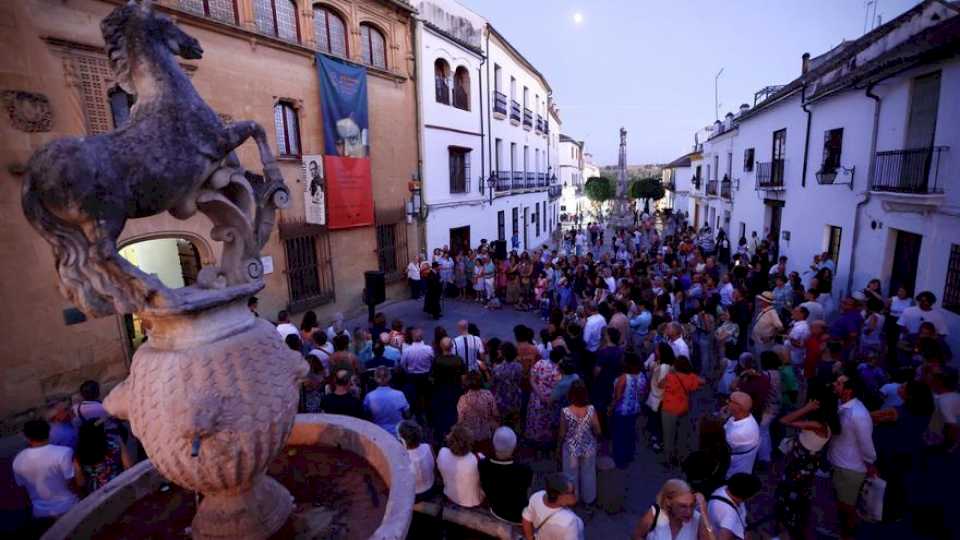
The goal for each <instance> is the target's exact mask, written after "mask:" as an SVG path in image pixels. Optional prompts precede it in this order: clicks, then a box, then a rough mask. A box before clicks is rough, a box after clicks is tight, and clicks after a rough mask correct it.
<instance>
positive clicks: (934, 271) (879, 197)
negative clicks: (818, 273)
mask: <svg viewBox="0 0 960 540" xmlns="http://www.w3.org/2000/svg"><path fill="white" fill-rule="evenodd" d="M957 50H960V15H957V14H956V12H955V11H953V10H952V9H950V8H949V7H948V6H944V5H943V4H940V3H938V2H932V1H925V2H922V3H920V4H918V5H917V6H915V7H914V8H912V9H910V10H908V11H907V12H905V13H904V14H903V15H901V16H899V17H897V18H895V19H893V20H891V21H890V22H888V23H887V24H885V25H883V26H880V27H878V28H876V29H874V30H873V31H871V32H870V33H868V34H866V35H864V36H863V37H861V38H859V39H857V40H854V41H849V42H844V43H842V44H841V45H839V46H838V47H836V48H835V49H833V50H831V51H829V52H827V53H825V54H823V55H821V56H819V57H815V58H810V57H809V56H808V55H804V58H803V59H802V62H801V64H800V67H801V69H800V72H801V74H800V77H798V78H797V79H796V80H794V81H792V82H790V83H789V84H787V85H785V86H783V87H782V88H780V89H778V90H776V91H774V92H772V93H771V94H770V95H769V96H768V97H766V99H764V100H762V101H760V102H759V103H757V104H756V105H755V106H754V107H753V108H741V110H740V111H739V113H738V114H737V115H736V116H733V115H730V116H728V117H726V118H725V119H724V121H723V122H721V123H720V124H719V125H717V124H715V125H714V126H713V129H712V133H711V135H710V136H709V137H708V139H707V140H706V141H705V143H704V149H703V159H702V162H697V161H696V160H691V163H692V165H694V166H702V167H703V172H704V179H703V181H702V182H701V183H702V188H701V189H700V190H697V189H694V190H693V193H694V195H693V196H692V197H691V202H690V205H691V206H690V208H691V223H694V222H695V221H694V220H695V219H696V220H697V221H696V224H697V226H698V227H699V226H702V225H703V223H704V222H706V223H708V224H710V226H711V227H712V228H715V226H716V224H717V223H718V221H717V220H718V219H719V223H720V225H721V226H724V223H723V222H724V219H725V214H724V213H723V212H725V211H726V209H727V205H729V207H730V209H729V210H730V221H729V224H728V225H727V227H728V228H727V232H728V233H729V235H730V237H731V240H732V241H733V242H734V243H735V242H736V241H737V240H738V239H739V238H741V237H744V238H746V239H747V240H748V242H751V243H752V237H753V235H754V234H756V235H757V237H758V238H761V239H762V238H770V239H771V240H772V241H774V242H775V243H776V248H777V249H778V251H779V254H780V255H784V256H787V257H788V259H789V260H788V269H789V270H796V271H803V270H805V269H806V268H807V267H808V266H809V265H810V263H811V262H812V261H811V259H812V257H813V255H814V254H819V253H824V252H828V253H830V254H831V255H832V256H833V258H834V261H835V264H836V275H835V278H834V283H833V293H834V296H835V297H840V296H841V295H846V294H850V293H851V292H852V291H858V290H860V289H862V288H864V287H865V286H866V284H867V282H868V281H870V280H871V279H874V278H876V279H880V280H881V283H882V284H883V286H884V291H883V292H884V294H885V295H888V296H889V295H892V294H894V293H895V292H896V289H898V288H899V287H904V288H905V289H907V291H908V292H909V293H910V294H912V295H916V294H917V293H918V292H920V291H931V292H933V293H934V294H935V295H936V296H937V298H938V304H937V306H938V307H940V308H941V309H942V310H943V313H944V318H945V319H946V322H947V326H948V333H949V338H948V343H949V344H950V346H951V348H952V349H953V350H958V347H960V339H958V338H960V158H958V155H957V152H958V151H960V122H957V120H956V119H957V118H960V57H958V56H957V54H956V51H957ZM718 167H719V171H718V170H717V168H718ZM694 176H696V174H695V173H694ZM725 176H729V178H730V199H729V202H727V200H725V199H724V198H723V196H722V189H723V188H722V182H723V179H724V177H725ZM715 179H716V180H717V181H718V184H717V188H718V191H720V193H719V195H720V196H717V197H715V198H714V197H713V196H712V195H711V194H710V193H709V192H710V191H711V188H712V186H711V184H710V182H711V181H713V180H715ZM694 216H696V217H694Z"/></svg>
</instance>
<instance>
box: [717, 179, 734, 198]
mask: <svg viewBox="0 0 960 540" xmlns="http://www.w3.org/2000/svg"><path fill="white" fill-rule="evenodd" d="M731 184H733V182H732V181H731V180H730V179H729V178H724V179H723V180H721V181H720V197H722V198H724V199H727V200H730V198H731V190H730V186H731Z"/></svg>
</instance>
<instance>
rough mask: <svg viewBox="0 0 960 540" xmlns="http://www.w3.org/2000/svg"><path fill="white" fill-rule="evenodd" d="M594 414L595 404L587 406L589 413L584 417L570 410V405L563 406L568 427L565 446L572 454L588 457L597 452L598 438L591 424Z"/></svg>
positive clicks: (564, 440) (564, 421)
mask: <svg viewBox="0 0 960 540" xmlns="http://www.w3.org/2000/svg"><path fill="white" fill-rule="evenodd" d="M593 414H594V410H593V405H588V406H587V413H586V414H584V415H583V417H578V416H577V415H575V414H573V413H572V412H570V407H564V408H563V415H562V416H563V423H564V424H565V426H566V428H567V435H566V437H565V438H564V439H563V446H564V448H565V449H566V450H567V452H569V453H570V455H571V456H574V457H586V456H592V455H595V454H596V453H597V439H596V437H594V435H593V428H592V426H591V420H592V419H593Z"/></svg>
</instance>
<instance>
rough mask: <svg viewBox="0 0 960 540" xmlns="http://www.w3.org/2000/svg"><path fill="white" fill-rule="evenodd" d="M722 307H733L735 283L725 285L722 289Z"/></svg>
mask: <svg viewBox="0 0 960 540" xmlns="http://www.w3.org/2000/svg"><path fill="white" fill-rule="evenodd" d="M720 305H722V306H726V307H730V306H732V305H733V283H724V284H723V286H722V287H720Z"/></svg>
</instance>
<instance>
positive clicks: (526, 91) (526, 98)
mask: <svg viewBox="0 0 960 540" xmlns="http://www.w3.org/2000/svg"><path fill="white" fill-rule="evenodd" d="M529 101H530V89H529V88H527V87H526V86H524V87H523V108H524V109H529V108H530V107H529Z"/></svg>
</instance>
